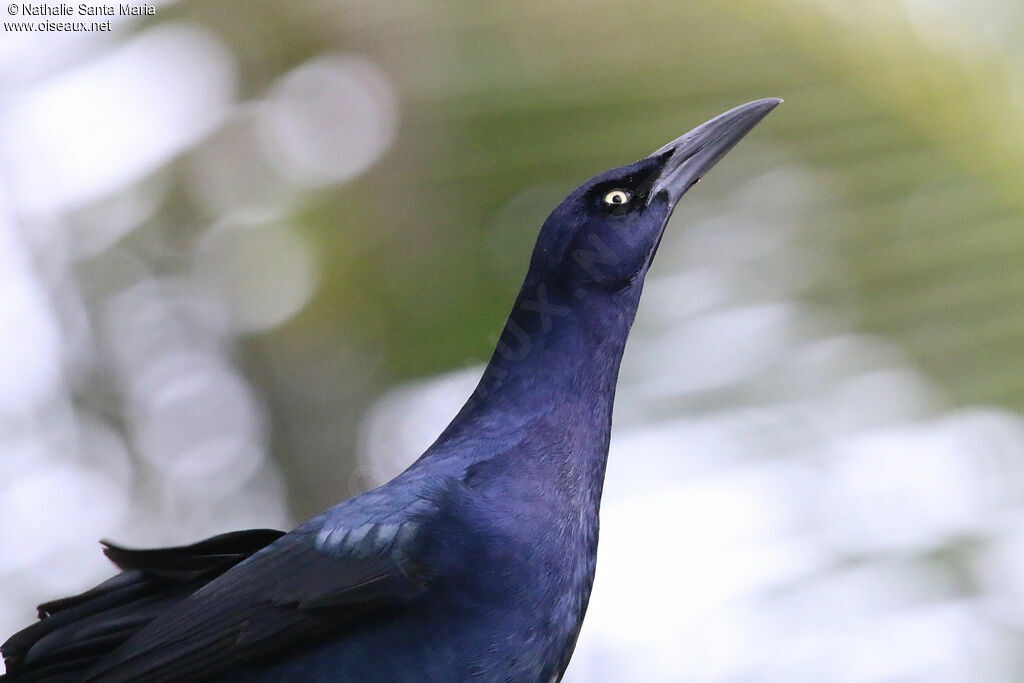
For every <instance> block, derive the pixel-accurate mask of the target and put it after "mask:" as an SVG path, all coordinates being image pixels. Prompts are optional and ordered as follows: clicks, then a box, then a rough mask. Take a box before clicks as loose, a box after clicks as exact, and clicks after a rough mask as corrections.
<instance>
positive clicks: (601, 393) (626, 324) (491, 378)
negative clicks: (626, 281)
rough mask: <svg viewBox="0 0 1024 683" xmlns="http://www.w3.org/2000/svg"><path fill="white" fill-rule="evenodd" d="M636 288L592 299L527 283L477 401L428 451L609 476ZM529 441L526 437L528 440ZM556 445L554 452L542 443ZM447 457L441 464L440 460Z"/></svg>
mask: <svg viewBox="0 0 1024 683" xmlns="http://www.w3.org/2000/svg"><path fill="white" fill-rule="evenodd" d="M639 289H640V286H639V283H636V286H630V287H626V288H624V289H623V290H621V291H618V292H600V293H586V292H580V291H579V290H575V292H576V294H575V295H573V294H571V293H567V292H565V291H564V288H562V287H559V286H557V285H556V284H553V283H551V282H547V281H544V280H540V281H533V282H531V279H530V278H528V279H527V281H526V283H525V284H524V285H523V288H522V290H521V291H520V293H519V296H518V297H517V298H516V302H515V305H514V306H513V308H512V312H511V313H510V314H509V317H508V320H507V322H506V323H505V327H504V329H503V330H502V333H501V336H500V338H499V340H498V343H497V346H496V348H495V351H494V355H493V356H492V357H491V360H490V362H489V363H488V364H487V367H486V369H485V370H484V373H483V377H482V378H481V379H480V383H479V384H478V385H477V388H476V390H475V391H474V392H473V395H472V396H471V397H470V399H469V400H468V401H467V402H466V404H465V406H463V408H462V410H461V411H460V412H459V414H458V415H457V416H456V417H455V419H454V420H453V421H452V423H451V424H450V425H449V426H448V428H447V429H446V430H445V431H444V433H443V434H442V435H441V436H440V437H439V438H438V440H437V442H435V444H434V446H432V447H431V449H430V450H429V451H428V452H427V454H425V457H427V456H429V455H430V454H431V453H432V452H433V453H437V454H439V455H440V454H442V453H445V452H447V453H453V454H454V453H459V454H461V459H463V460H467V459H468V460H471V461H476V460H486V459H488V458H491V457H493V456H495V455H498V454H500V453H504V452H509V451H512V450H516V449H517V448H518V449H519V450H523V448H524V447H523V446H521V445H520V444H521V442H522V440H523V439H524V438H528V439H529V440H530V444H529V447H528V448H526V450H531V451H532V450H538V448H537V447H539V449H540V450H543V451H544V453H545V456H544V457H546V458H558V454H559V453H562V454H563V455H564V456H565V457H566V458H571V459H572V460H573V461H574V462H575V463H576V464H577V465H579V464H581V463H580V462H579V461H580V460H581V459H582V460H584V461H591V462H592V463H593V465H594V467H593V468H590V469H591V470H592V471H594V472H599V473H600V475H601V476H603V472H604V460H605V458H606V456H607V450H608V439H609V433H610V427H611V414H612V405H613V402H614V397H615V384H616V380H617V378H618V371H619V363H620V361H621V359H622V352H623V349H624V348H625V344H626V338H627V337H628V335H629V329H630V327H631V325H632V323H633V317H634V315H635V313H636V307H637V303H638V302H639V298H640V292H639ZM526 435H530V436H529V437H527V436H526ZM538 440H540V441H544V440H550V441H552V442H557V443H552V444H548V445H546V446H545V445H543V444H537V441H538ZM442 457H443V456H442Z"/></svg>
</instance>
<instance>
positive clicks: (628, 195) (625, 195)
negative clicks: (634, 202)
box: [604, 190, 633, 206]
mask: <svg viewBox="0 0 1024 683" xmlns="http://www.w3.org/2000/svg"><path fill="white" fill-rule="evenodd" d="M632 198H633V193H632V192H630V191H628V190H612V191H611V192H609V193H608V194H606V195H605V196H604V203H605V204H607V205H608V206H622V205H623V204H628V203H629V200H630V199H632Z"/></svg>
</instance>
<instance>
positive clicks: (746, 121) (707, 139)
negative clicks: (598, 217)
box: [647, 97, 782, 207]
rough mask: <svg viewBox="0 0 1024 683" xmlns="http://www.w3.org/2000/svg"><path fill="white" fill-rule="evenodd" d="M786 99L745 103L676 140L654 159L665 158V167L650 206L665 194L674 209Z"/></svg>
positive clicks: (769, 98) (654, 189)
mask: <svg viewBox="0 0 1024 683" xmlns="http://www.w3.org/2000/svg"><path fill="white" fill-rule="evenodd" d="M781 103H782V100H781V99H779V98H777V97H766V98H765V99H763V100H754V101H753V102H747V103H746V104H741V105H740V106H738V107H736V108H735V109H730V110H729V111H727V112H725V113H724V114H720V115H718V116H716V117H715V118H713V119H711V120H710V121H708V122H707V123H703V124H701V125H699V126H697V127H696V128H694V129H693V130H691V131H690V132H689V133H687V134H686V135H683V136H682V137H679V138H676V139H675V140H673V141H672V142H670V143H668V144H667V145H665V146H664V147H662V148H661V149H659V150H658V151H656V152H655V153H654V154H652V155H651V156H652V157H661V158H663V159H664V162H663V163H664V166H663V167H662V169H661V173H659V174H658V178H657V180H655V181H654V187H653V189H652V190H651V193H650V194H649V195H648V196H649V197H650V199H648V202H647V203H648V204H650V203H651V202H652V201H654V198H655V197H657V196H659V195H661V194H662V193H664V194H665V195H667V198H668V203H669V206H670V207H672V206H674V205H675V203H676V202H678V201H679V198H680V197H682V196H683V195H684V194H685V193H686V191H687V190H689V189H690V188H691V187H693V186H694V184H696V182H697V181H698V180H700V179H701V177H703V175H704V174H705V173H707V172H708V171H709V170H711V167H712V166H714V165H715V164H716V163H718V160H719V159H721V158H722V157H723V156H725V154H726V152H728V151H729V150H730V149H732V148H733V147H734V146H735V145H736V143H737V142H739V141H740V140H741V139H742V138H743V136H744V135H746V134H747V133H749V132H750V131H751V130H752V129H753V128H754V126H756V125H757V124H758V123H760V122H761V119H763V118H764V117H765V116H767V115H768V112H770V111H771V110H772V109H775V107H777V106H779V105H780V104H781Z"/></svg>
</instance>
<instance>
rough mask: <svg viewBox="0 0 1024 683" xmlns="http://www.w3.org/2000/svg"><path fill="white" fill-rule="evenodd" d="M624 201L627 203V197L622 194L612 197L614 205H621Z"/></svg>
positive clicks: (617, 193) (618, 193)
mask: <svg viewBox="0 0 1024 683" xmlns="http://www.w3.org/2000/svg"><path fill="white" fill-rule="evenodd" d="M624 201H626V197H625V195H623V194H622V193H621V192H616V193H615V194H613V195H612V204H621V203H623V202H624Z"/></svg>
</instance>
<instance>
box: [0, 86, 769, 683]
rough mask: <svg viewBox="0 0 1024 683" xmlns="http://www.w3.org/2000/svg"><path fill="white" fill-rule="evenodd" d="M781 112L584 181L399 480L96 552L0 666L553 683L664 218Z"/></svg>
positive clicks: (33, 675) (92, 675)
mask: <svg viewBox="0 0 1024 683" xmlns="http://www.w3.org/2000/svg"><path fill="white" fill-rule="evenodd" d="M781 101H782V100H779V99H762V100H757V101H755V102H750V103H748V104H744V105H742V106H740V107H736V108H735V109H732V110H731V111H728V112H726V113H724V114H722V115H720V116H718V117H716V118H714V119H712V120H711V121H708V122H707V123H705V124H703V125H701V126H699V127H698V128H695V129H694V130H692V131H690V132H689V133H687V134H686V135H683V136H682V137H680V138H678V139H677V140H674V141H673V142H670V143H669V144H667V145H665V146H664V147H662V148H661V149H659V150H657V151H656V152H654V154H652V155H650V156H648V157H646V158H644V159H641V160H640V161H637V162H636V163H633V164H629V165H628V166H623V167H621V168H617V169H614V170H611V171H608V172H606V173H602V174H601V175H599V176H597V177H595V178H593V179H591V180H589V181H587V182H586V183H584V184H583V185H581V186H580V187H579V188H577V189H576V190H575V191H573V192H572V193H571V194H570V195H569V196H568V197H567V198H566V199H565V201H563V202H562V203H561V204H560V205H559V206H558V207H557V208H556V209H555V210H554V212H553V213H552V214H551V216H550V217H549V218H548V219H547V220H546V221H545V222H544V226H543V227H542V228H541V232H540V237H539V238H538V240H537V246H536V248H535V249H534V251H533V257H532V259H531V261H530V267H529V271H528V272H527V274H526V280H525V282H524V283H523V286H522V289H521V290H520V292H519V296H518V297H517V298H516V302H515V305H514V306H513V308H512V312H511V314H510V315H509V317H508V321H507V322H506V324H505V329H504V331H503V332H502V334H501V337H500V340H499V342H498V344H497V349H496V350H495V352H494V355H493V357H492V358H491V361H490V363H489V364H488V366H487V369H486V371H485V372H484V375H483V378H482V379H481V380H480V384H479V386H478V387H477V388H476V390H475V392H474V393H473V395H472V397H471V398H470V399H469V401H468V402H467V403H466V405H465V406H464V407H463V408H462V410H461V411H460V412H459V414H458V415H457V416H456V417H455V419H454V420H452V422H451V424H450V425H449V426H448V427H447V428H446V429H445V430H444V432H443V433H442V434H441V436H440V437H438V439H437V441H436V442H434V444H433V445H432V446H431V447H430V448H429V449H427V451H426V452H425V453H424V454H423V455H422V456H421V457H420V458H419V459H418V460H417V461H416V462H415V463H414V464H413V465H412V466H410V467H409V469H407V470H406V471H405V472H403V473H402V474H400V475H399V476H397V477H396V478H395V479H393V480H392V481H390V482H388V483H387V484H384V485H383V486H381V487H379V488H377V489H374V490H373V491H370V492H368V493H364V494H363V495H361V496H357V497H355V498H352V499H350V500H347V501H345V502H343V503H340V504H339V505H337V506H335V507H333V508H331V509H329V510H327V511H326V512H324V513H323V514H321V515H319V516H317V517H315V518H313V519H311V520H310V521H308V522H306V523H304V524H302V525H301V526H299V527H298V528H297V529H295V530H294V531H291V532H289V533H284V532H280V531H273V530H266V529H261V530H251V531H238V532H234V533H229V534H224V535H221V536H215V537H213V538H210V539H207V540H205V541H202V542H200V543H196V544H194V545H190V546H185V547H180V548H163V549H158V550H128V549H125V548H121V547H118V546H116V545H113V544H110V543H107V544H105V545H106V547H105V549H104V552H105V553H106V555H107V557H109V558H110V559H111V560H112V561H113V562H114V564H116V565H117V566H118V567H119V568H120V569H121V572H120V573H119V574H118V575H116V576H114V577H113V578H112V579H110V580H108V581H106V582H105V583H102V584H100V585H99V586H96V587H95V588H93V589H91V590H89V591H86V592H85V593H82V594H81V595H76V596H74V597H70V598H65V599H63V600H56V601H54V602H49V603H46V604H43V605H40V607H39V616H40V621H38V622H37V623H35V624H33V625H32V626H29V627H28V628H26V629H24V630H23V631H20V632H19V633H17V634H15V635H14V636H12V637H11V638H10V639H9V640H8V641H7V642H6V643H4V645H3V646H0V650H2V653H3V656H4V660H5V663H6V666H7V674H6V676H5V677H4V678H3V680H4V681H5V682H6V683H22V682H27V681H69V682H70V681H76V682H79V681H81V682H84V681H107V682H115V681H147V682H158V681H199V680H216V681H239V682H242V681H245V682H252V681H360V682H362V681H445V682H450V681H467V680H481V681H539V682H542V683H547V682H548V681H557V680H559V679H560V678H561V677H562V674H563V672H564V671H565V668H566V666H567V665H568V663H569V658H570V656H571V655H572V651H573V647H574V646H575V643H576V637H577V634H578V633H579V630H580V626H581V624H582V622H583V615H584V613H585V612H586V609H587V602H588V599H589V597H590V588H591V585H592V582H593V580H594V567H595V563H596V557H597V535H598V508H599V506H600V501H601V489H602V485H603V482H604V471H605V461H606V458H607V454H608V440H609V433H610V430H611V416H612V401H613V397H614V394H615V383H616V378H617V376H618V370H619V361H620V359H621V357H622V352H623V348H624V347H625V344H626V337H627V336H628V334H629V329H630V326H631V325H632V323H633V317H634V315H635V312H636V308H637V304H638V303H639V300H640V290H641V288H642V287H643V282H644V276H645V275H646V273H647V270H648V268H649V267H650V265H651V260H652V259H653V258H654V254H655V252H656V251H657V249H658V245H659V243H660V242H661V237H662V234H663V232H664V230H665V226H666V224H667V222H668V219H669V216H670V215H671V213H672V210H673V209H674V208H675V206H676V203H677V202H678V201H679V198H680V197H682V195H683V194H684V193H685V192H686V191H687V190H688V189H690V187H691V186H693V185H694V184H695V183H696V182H697V181H698V180H699V179H700V178H701V176H702V175H704V173H705V172H707V171H708V169H710V168H711V167H712V166H713V165H714V164H715V163H716V162H717V161H718V160H719V159H721V158H722V156H723V155H724V154H725V153H726V152H728V151H729V150H730V149H731V148H732V147H733V145H735V144H736V143H737V142H738V141H739V140H740V139H741V138H742V137H743V136H744V135H746V134H747V133H748V132H749V131H750V130H751V129H752V128H753V127H754V126H755V125H757V123H758V122H759V121H761V119H763V118H764V117H765V116H766V115H767V114H768V112H770V111H771V110H772V109H774V108H775V107H776V106H778V104H779V103H780V102H781Z"/></svg>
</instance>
